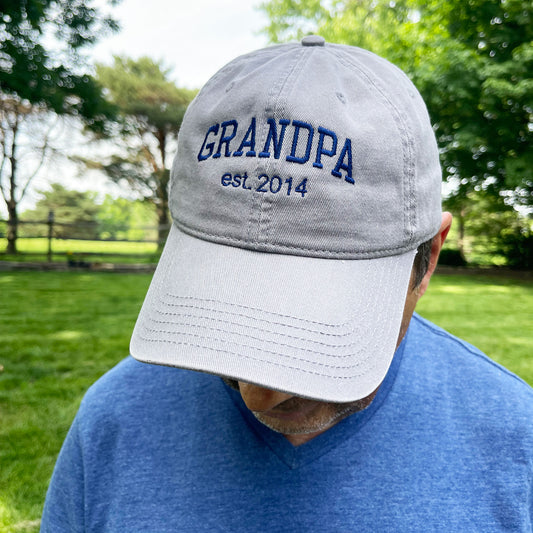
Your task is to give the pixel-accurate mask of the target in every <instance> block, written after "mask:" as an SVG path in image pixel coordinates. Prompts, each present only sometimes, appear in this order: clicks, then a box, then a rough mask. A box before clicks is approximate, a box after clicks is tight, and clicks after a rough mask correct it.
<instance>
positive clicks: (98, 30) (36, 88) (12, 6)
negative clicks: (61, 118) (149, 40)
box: [0, 0, 118, 127]
mask: <svg viewBox="0 0 533 533" xmlns="http://www.w3.org/2000/svg"><path fill="white" fill-rule="evenodd" d="M109 3H110V4H116V3H117V1H116V0H109ZM94 4H95V2H94V1H92V0H90V1H87V0H25V1H24V2H20V1H19V0H4V1H3V2H2V8H1V11H0V34H1V35H2V45H1V48H0V91H1V92H2V93H4V94H7V95H10V96H12V97H16V98H18V99H19V100H20V101H23V102H30V103H31V104H34V105H39V106H41V107H44V108H46V109H48V110H51V111H54V112H55V113H58V114H65V113H68V114H73V115H78V116H80V117H82V118H84V119H85V121H87V122H88V123H89V124H91V125H92V126H94V127H96V126H98V125H101V124H102V121H103V119H104V118H105V115H106V114H107V113H108V112H109V109H108V107H107V106H106V104H105V100H104V99H103V98H102V90H101V87H100V86H99V85H98V84H97V83H96V82H95V80H94V79H93V78H92V77H91V76H90V75H88V74H87V71H86V70H87V69H86V68H85V66H86V65H85V61H84V57H83V55H82V52H83V50H84V48H86V47H87V46H89V45H92V44H94V43H95V42H96V41H97V39H98V38H100V37H102V36H103V35H105V34H106V33H108V32H111V31H115V30H117V29H118V26H117V23H116V22H115V21H114V20H113V19H112V18H110V17H109V16H106V15H105V14H103V13H102V11H101V9H99V8H97V7H95V6H94Z"/></svg>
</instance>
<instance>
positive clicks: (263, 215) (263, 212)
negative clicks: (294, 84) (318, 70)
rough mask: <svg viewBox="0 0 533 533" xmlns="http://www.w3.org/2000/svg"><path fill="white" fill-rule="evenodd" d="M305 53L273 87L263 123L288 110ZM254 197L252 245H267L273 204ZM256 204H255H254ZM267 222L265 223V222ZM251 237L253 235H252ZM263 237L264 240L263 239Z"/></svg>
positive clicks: (297, 55) (300, 52) (261, 196)
mask: <svg viewBox="0 0 533 533" xmlns="http://www.w3.org/2000/svg"><path fill="white" fill-rule="evenodd" d="M303 53H305V51H304V50H297V52H296V53H294V57H292V58H291V63H290V64H289V65H288V67H287V74H286V75H284V76H279V77H278V79H277V80H276V83H275V84H274V85H273V86H272V88H271V90H270V92H269V96H268V102H269V105H268V106H265V108H264V111H263V122H264V123H266V121H267V119H268V118H270V114H271V115H272V117H273V118H274V120H276V115H278V114H279V113H281V114H282V115H283V111H284V110H285V108H286V100H285V101H282V98H283V95H284V91H285V88H286V85H287V83H288V82H289V81H290V79H291V77H292V75H293V73H294V72H295V71H296V70H297V68H298V67H299V66H300V69H301V62H300V57H301V56H302V55H303ZM267 135H268V133H267V131H266V130H265V131H264V136H265V138H264V139H261V144H262V143H263V142H265V141H266V138H267ZM269 166H270V159H268V160H265V163H264V165H261V164H260V162H259V161H258V165H257V169H258V170H259V169H260V168H261V167H263V168H264V170H265V173H267V174H268V172H269ZM254 196H256V197H258V198H259V209H258V211H259V213H258V215H259V216H258V219H257V231H256V232H255V238H253V237H252V243H254V244H256V245H260V244H262V243H264V244H267V243H268V242H269V240H268V239H269V226H270V219H269V216H268V212H269V211H270V208H271V205H272V202H271V201H270V200H269V198H268V195H265V194H261V193H258V192H255V193H254ZM254 203H255V202H254ZM251 209H253V204H252V205H251ZM252 219H253V217H252V213H250V217H249V220H250V222H251V221H252ZM263 220H265V222H263ZM263 226H264V233H263V231H262V227H263ZM250 236H251V235H250ZM261 236H263V238H261Z"/></svg>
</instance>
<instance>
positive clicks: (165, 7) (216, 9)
mask: <svg viewBox="0 0 533 533" xmlns="http://www.w3.org/2000/svg"><path fill="white" fill-rule="evenodd" d="M259 3H260V1H258V0H255V1H247V0H122V2H121V4H119V5H118V6H117V7H116V8H114V9H113V13H114V15H115V17H116V18H117V19H118V20H119V21H120V23H121V26H122V29H121V31H120V33H118V34H116V35H114V36H112V37H109V38H106V39H105V40H103V41H101V42H100V43H99V44H97V45H96V46H95V47H94V48H93V49H92V54H91V55H92V57H93V58H94V60H95V61H98V62H104V63H109V62H110V61H111V59H112V56H113V54H119V55H127V56H130V57H134V58H138V57H140V56H143V55H148V56H149V57H151V58H153V59H157V60H163V62H164V64H165V65H166V66H168V67H171V68H173V73H172V74H173V78H174V81H175V82H176V83H177V84H178V85H179V86H183V87H188V88H199V87H201V86H202V85H203V84H204V83H205V82H206V81H207V80H208V79H209V78H210V77H211V76H212V75H213V74H214V73H215V72H216V71H217V70H218V69H219V68H221V67H222V66H224V65H225V64H226V63H227V62H229V61H230V60H231V59H233V58H234V57H237V56H238V55H241V54H244V53H247V52H250V51H252V50H255V49H257V48H262V47H263V46H265V45H266V44H267V39H266V37H265V36H264V35H261V34H260V30H261V29H262V28H263V27H265V26H266V25H267V19H266V16H265V15H264V14H263V12H261V11H259V9H258V8H257V7H255V6H257V5H258V4H259Z"/></svg>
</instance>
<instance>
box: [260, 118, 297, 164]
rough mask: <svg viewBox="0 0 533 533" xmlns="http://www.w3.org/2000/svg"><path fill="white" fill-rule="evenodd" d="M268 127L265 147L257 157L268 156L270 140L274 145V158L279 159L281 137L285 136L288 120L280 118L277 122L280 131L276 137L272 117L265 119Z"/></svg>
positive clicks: (276, 133) (281, 143)
mask: <svg viewBox="0 0 533 533" xmlns="http://www.w3.org/2000/svg"><path fill="white" fill-rule="evenodd" d="M267 122H268V125H269V126H270V129H269V130H268V137H267V140H266V142H265V147H264V148H263V151H262V152H259V157H270V152H269V151H268V149H269V146H270V142H271V141H272V144H273V145H274V159H279V155H280V152H281V146H282V145H283V138H284V137H285V128H286V127H287V126H288V125H289V124H290V120H286V119H283V118H282V119H281V120H280V121H279V124H280V126H281V133H280V134H279V137H278V132H277V127H276V121H275V120H274V119H273V118H269V119H268V120H267Z"/></svg>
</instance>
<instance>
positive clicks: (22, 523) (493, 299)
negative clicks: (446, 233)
mask: <svg viewBox="0 0 533 533" xmlns="http://www.w3.org/2000/svg"><path fill="white" fill-rule="evenodd" d="M149 280H150V276H149V275H146V274H105V273H76V272H62V273H59V272H39V273H34V272H16V273H0V291H1V293H2V299H1V302H2V303H1V304H0V346H2V352H1V355H0V365H1V366H2V370H0V419H1V420H2V424H1V425H0V442H1V443H2V445H1V446H0V464H1V465H2V468H0V533H15V532H35V531H37V530H38V524H39V516H40V514H41V509H42V504H43V501H44V497H45V493H46V487H47V485H48V481H49V477H50V475H51V472H52V469H53V466H54V463H55V459H56V456H57V453H58V451H59V448H60V447H61V443H62V441H63V439H64V437H65V434H66V432H67V430H68V428H69V426H70V423H71V421H72V418H73V417H74V415H75V412H76V410H77V407H78V405H79V402H80V400H81V398H82V396H83V394H84V392H85V391H86V390H87V388H88V387H89V386H90V384H91V383H93V382H94V381H95V380H96V379H97V378H98V377H99V376H101V375H102V374H103V373H104V372H105V371H106V370H108V369H109V368H111V367H112V366H113V365H115V364H116V363H117V362H118V361H120V360H121V359H122V358H123V357H124V356H125V355H126V354H127V353H128V343H129V336H130V334H131V331H132V329H133V325H134V322H135V319H136V316H137V313H138V311H139V309H140V305H141V303H142V300H143V298H144V295H145V293H146V290H147V288H148V284H149ZM532 309H533V282H520V281H514V280H511V279H506V278H494V279H493V278H486V277H479V278H476V277H469V276H459V275H452V276H444V275H441V276H435V277H434V279H433V281H432V283H431V286H430V289H429V291H428V294H427V295H426V296H424V298H423V299H422V300H421V302H420V304H419V311H420V312H421V314H423V315H424V316H426V317H427V318H429V319H431V320H433V321H434V322H436V323H437V324H439V325H441V326H443V327H445V328H446V329H448V330H450V331H451V332H453V333H455V334H457V335H459V336H461V337H463V338H464V339H466V340H468V341H469V342H471V343H473V344H475V345H477V346H478V347H480V348H481V349H483V350H484V351H485V352H486V353H488V354H489V355H491V356H492V357H493V358H494V359H496V360H497V361H499V362H501V363H503V364H504V365H506V366H507V367H508V368H510V369H511V370H513V371H514V372H516V373H518V374H519V375H520V376H521V377H522V378H524V379H525V380H526V381H528V382H529V383H530V384H533V357H532V352H533V350H532V348H533V338H532V333H531V323H532V319H533V316H532V311H531V310H532Z"/></svg>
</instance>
